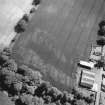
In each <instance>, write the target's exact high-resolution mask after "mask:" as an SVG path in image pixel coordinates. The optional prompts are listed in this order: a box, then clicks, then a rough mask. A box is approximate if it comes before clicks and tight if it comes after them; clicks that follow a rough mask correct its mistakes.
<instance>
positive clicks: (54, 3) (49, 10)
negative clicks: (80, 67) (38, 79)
mask: <svg viewBox="0 0 105 105" xmlns="http://www.w3.org/2000/svg"><path fill="white" fill-rule="evenodd" d="M104 15H105V3H104V0H42V3H41V5H40V6H39V9H38V10H37V11H36V13H35V14H34V16H33V17H32V20H31V21H30V23H29V25H28V26H27V29H26V32H24V33H23V34H22V35H21V36H20V37H19V39H18V40H17V41H16V44H15V45H14V47H13V51H14V58H15V59H16V60H17V61H19V62H21V63H22V62H23V63H26V64H29V65H31V66H32V64H33V65H34V67H35V60H39V62H41V64H45V65H47V66H49V65H50V66H52V67H51V68H52V69H50V70H48V71H44V73H45V76H44V77H45V78H46V79H47V80H48V81H50V82H51V83H52V84H53V85H55V86H57V87H58V88H61V89H63V88H64V87H65V88H67V89H69V88H71V87H72V86H73V85H74V80H75V75H74V74H75V73H76V64H77V62H78V61H79V60H80V59H82V60H87V59H88V56H89V52H90V47H91V44H92V43H95V39H96V36H97V30H98V23H99V22H100V21H101V19H103V18H104ZM35 56H37V57H36V58H35ZM32 59H34V60H32ZM33 61H34V63H33ZM42 62H43V63H42ZM47 68H48V67H47Z"/></svg>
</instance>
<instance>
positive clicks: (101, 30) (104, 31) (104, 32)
mask: <svg viewBox="0 0 105 105" xmlns="http://www.w3.org/2000/svg"><path fill="white" fill-rule="evenodd" d="M97 34H98V35H99V36H105V30H103V29H100V30H98V32H97Z"/></svg>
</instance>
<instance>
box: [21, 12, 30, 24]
mask: <svg viewBox="0 0 105 105" xmlns="http://www.w3.org/2000/svg"><path fill="white" fill-rule="evenodd" d="M22 19H23V20H24V21H25V22H28V21H29V17H28V15H27V14H24V16H23V18H22Z"/></svg>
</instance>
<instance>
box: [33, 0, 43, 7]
mask: <svg viewBox="0 0 105 105" xmlns="http://www.w3.org/2000/svg"><path fill="white" fill-rule="evenodd" d="M40 3H41V0H33V2H32V5H35V6H36V5H39V4H40Z"/></svg>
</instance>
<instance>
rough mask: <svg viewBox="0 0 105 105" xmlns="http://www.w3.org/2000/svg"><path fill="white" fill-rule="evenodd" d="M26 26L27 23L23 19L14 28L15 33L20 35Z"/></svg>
mask: <svg viewBox="0 0 105 105" xmlns="http://www.w3.org/2000/svg"><path fill="white" fill-rule="evenodd" d="M25 25H26V22H25V21H24V20H23V19H21V20H20V21H19V22H18V23H17V24H16V26H15V27H14V31H15V32H16V33H18V34H19V33H22V32H24V31H25Z"/></svg>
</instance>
